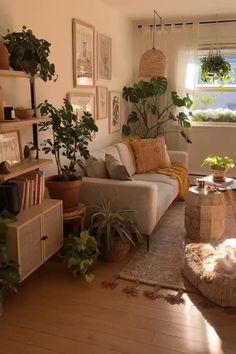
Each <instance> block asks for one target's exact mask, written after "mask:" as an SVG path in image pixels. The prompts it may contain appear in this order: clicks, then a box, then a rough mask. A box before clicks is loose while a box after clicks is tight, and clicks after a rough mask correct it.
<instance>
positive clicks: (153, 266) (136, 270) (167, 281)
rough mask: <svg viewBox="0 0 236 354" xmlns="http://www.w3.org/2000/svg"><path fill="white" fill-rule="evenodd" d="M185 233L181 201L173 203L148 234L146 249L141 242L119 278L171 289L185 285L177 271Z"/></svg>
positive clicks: (180, 260)
mask: <svg viewBox="0 0 236 354" xmlns="http://www.w3.org/2000/svg"><path fill="white" fill-rule="evenodd" d="M185 235H186V232H185V228H184V202H175V203H173V204H172V206H171V207H170V208H169V209H168V210H167V212H166V213H165V215H164V216H163V217H162V219H161V221H160V222H159V224H158V226H157V228H156V229H155V231H154V233H153V235H152V236H151V237H150V251H149V252H147V250H146V243H144V245H143V246H142V247H140V248H139V250H138V251H137V252H136V254H135V255H134V256H133V258H132V259H131V260H130V262H129V263H128V264H127V265H126V266H125V268H124V269H123V270H122V271H121V273H120V274H119V277H120V278H122V279H126V280H133V281H138V282H140V283H144V284H149V285H154V286H155V285H160V286H162V287H166V288H171V289H180V288H185V286H184V280H183V277H182V274H181V265H182V262H183V255H184V238H185Z"/></svg>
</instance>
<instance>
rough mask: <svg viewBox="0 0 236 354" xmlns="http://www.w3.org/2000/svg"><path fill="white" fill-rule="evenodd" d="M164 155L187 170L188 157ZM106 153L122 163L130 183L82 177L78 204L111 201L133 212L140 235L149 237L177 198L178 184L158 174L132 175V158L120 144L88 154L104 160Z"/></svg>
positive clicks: (178, 152)
mask: <svg viewBox="0 0 236 354" xmlns="http://www.w3.org/2000/svg"><path fill="white" fill-rule="evenodd" d="M168 152H169V155H170V159H171V162H179V163H181V164H182V165H184V166H185V167H187V165H188V155H187V153H186V152H183V151H168ZM106 153H107V154H111V155H112V156H114V157H115V158H116V159H118V160H119V161H120V162H121V163H123V164H124V165H125V166H126V168H127V170H128V171H129V173H130V174H131V175H132V177H133V180H132V181H121V180H113V179H107V178H93V177H83V183H82V186H81V194H80V202H81V203H84V204H85V205H98V204H99V203H100V199H101V196H102V195H104V197H105V199H106V200H108V199H110V200H112V205H113V207H114V209H123V208H130V209H134V210H136V213H135V221H136V223H137V226H138V228H139V230H140V231H141V232H142V233H143V234H144V235H147V236H149V235H151V233H152V231H153V230H154V228H155V226H156V224H157V223H158V221H159V220H160V218H161V216H162V215H163V214H164V212H165V211H166V209H167V208H168V207H169V206H170V204H171V203H172V202H173V200H174V199H175V198H176V197H177V195H178V191H179V187H178V181H177V180H175V179H171V178H170V177H168V176H165V175H161V174H158V173H144V174H136V167H135V164H134V161H133V159H132V155H131V153H130V151H129V149H128V147H127V145H126V144H124V143H118V144H115V145H112V146H108V147H107V148H105V149H102V150H99V151H95V152H93V153H91V155H92V156H94V157H96V158H102V159H104V160H105V154H106ZM147 239H148V238H147Z"/></svg>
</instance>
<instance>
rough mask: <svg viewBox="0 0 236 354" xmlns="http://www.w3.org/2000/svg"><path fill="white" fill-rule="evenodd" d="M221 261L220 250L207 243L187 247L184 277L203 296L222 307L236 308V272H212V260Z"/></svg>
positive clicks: (183, 269)
mask: <svg viewBox="0 0 236 354" xmlns="http://www.w3.org/2000/svg"><path fill="white" fill-rule="evenodd" d="M212 259H220V254H219V250H218V248H215V247H214V246H212V245H210V244H206V243H198V244H196V243H195V244H189V245H187V246H186V247H185V256H184V265H183V268H182V273H183V275H184V276H185V277H186V278H187V279H188V280H189V281H190V283H191V284H192V285H194V286H195V287H196V288H197V289H198V290H199V291H200V292H201V294H202V295H204V296H205V297H206V298H208V299H209V300H210V301H212V302H214V303H215V304H217V305H220V306H222V307H236V270H235V269H234V270H233V271H232V269H231V271H230V270H225V271H222V270H221V271H220V272H219V271H215V269H216V268H214V269H213V270H211V269H210V268H211V264H212V262H211V260H212Z"/></svg>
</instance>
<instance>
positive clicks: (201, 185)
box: [197, 180, 205, 190]
mask: <svg viewBox="0 0 236 354" xmlns="http://www.w3.org/2000/svg"><path fill="white" fill-rule="evenodd" d="M197 186H198V189H199V190H203V189H204V188H205V181H202V180H197Z"/></svg>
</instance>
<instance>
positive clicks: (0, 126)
mask: <svg viewBox="0 0 236 354" xmlns="http://www.w3.org/2000/svg"><path fill="white" fill-rule="evenodd" d="M50 120H51V118H48V117H33V118H31V119H19V120H13V121H11V120H8V121H7V120H5V121H0V132H6V131H10V130H15V129H21V128H24V127H26V126H30V125H32V124H39V123H45V122H49V121H50Z"/></svg>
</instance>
